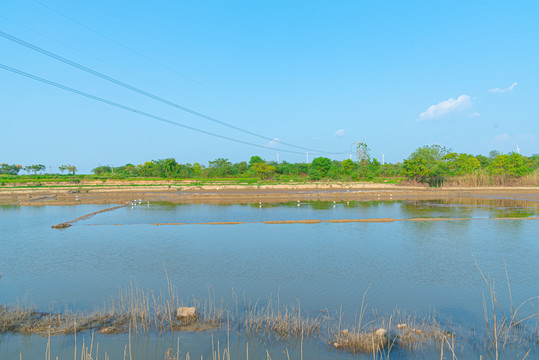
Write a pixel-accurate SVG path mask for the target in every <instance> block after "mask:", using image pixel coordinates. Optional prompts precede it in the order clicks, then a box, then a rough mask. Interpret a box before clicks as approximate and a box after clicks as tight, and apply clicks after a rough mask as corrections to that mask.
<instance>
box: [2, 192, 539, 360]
mask: <svg viewBox="0 0 539 360" xmlns="http://www.w3.org/2000/svg"><path fill="white" fill-rule="evenodd" d="M530 204H531V203H530ZM111 206H113V205H78V206H41V207H19V206H1V207H0V228H1V229H2V230H1V233H0V274H1V277H0V304H16V303H20V302H25V303H26V304H31V305H32V306H34V307H35V308H37V309H39V310H40V311H44V312H58V311H60V312H61V311H64V310H65V309H66V308H67V309H69V311H92V310H94V309H96V308H97V307H99V306H100V305H102V304H103V303H104V302H107V301H108V300H109V299H111V298H113V297H116V296H117V295H118V293H119V291H120V289H122V288H124V289H125V288H129V287H131V286H136V287H137V288H140V289H143V290H145V291H153V292H154V293H166V292H167V291H168V290H167V289H168V281H170V282H171V283H173V284H174V285H175V286H176V287H177V289H178V292H179V296H180V298H181V299H182V301H184V302H185V303H189V302H193V300H192V299H193V298H196V299H202V300H203V299H207V298H208V297H209V298H210V299H212V300H213V301H214V302H216V303H218V304H219V306H222V307H223V308H225V309H234V308H237V307H238V302H239V303H240V304H243V305H241V306H240V307H241V308H242V309H243V310H241V309H240V310H237V309H236V310H234V311H236V312H237V311H240V312H241V311H245V309H246V308H248V306H246V304H261V306H264V305H267V304H268V303H269V302H272V303H274V304H276V303H278V304H279V305H278V306H281V305H282V306H294V307H301V311H302V313H305V314H310V315H313V316H314V315H316V314H327V315H324V318H327V319H328V320H332V321H334V322H335V321H337V322H341V323H345V324H349V326H353V325H354V324H357V322H358V317H359V314H361V312H362V309H367V311H366V313H368V317H376V316H383V315H384V314H392V313H393V314H394V313H395V311H396V310H397V311H398V312H399V313H400V312H404V313H406V314H418V316H426V317H432V316H435V317H436V318H437V319H438V321H439V322H440V323H442V324H448V323H456V324H458V326H460V327H461V328H463V329H474V328H476V327H482V326H483V324H484V317H485V307H484V303H488V306H487V307H488V308H489V309H491V308H492V306H491V304H490V301H491V300H490V299H491V297H490V292H489V289H488V287H487V285H486V283H485V279H484V278H483V276H482V274H481V271H482V272H483V274H484V275H485V277H486V278H487V280H488V281H493V282H494V284H495V290H496V295H497V298H496V300H497V301H498V302H499V306H500V307H501V308H502V309H504V310H506V309H510V308H511V300H512V301H513V303H514V306H515V307H516V306H517V305H518V304H520V303H521V302H523V301H525V300H526V299H529V298H533V297H537V296H538V295H539V276H537V274H538V273H539V266H538V263H539V262H538V261H537V259H539V242H538V241H537V240H538V238H539V237H538V235H537V234H538V233H539V222H537V220H534V219H526V218H531V217H537V216H538V214H539V211H538V208H537V207H536V206H532V205H528V204H527V203H526V202H519V201H509V200H506V201H504V200H485V199H467V200H466V201H456V200H454V201H447V200H444V201H442V200H438V201H371V202H352V201H350V202H336V203H334V202H302V203H301V202H290V203H280V204H261V203H258V202H257V203H253V204H247V205H245V204H244V205H209V204H181V205H173V204H167V203H145V202H142V203H137V205H133V206H126V207H123V208H120V209H117V210H114V211H111V212H105V213H101V214H97V215H95V216H94V217H92V218H90V219H87V220H83V221H79V222H77V223H76V224H74V226H72V227H70V228H67V229H62V230H59V229H52V228H51V225H54V224H58V223H61V222H64V221H67V220H71V219H75V218H77V217H79V216H81V215H84V214H88V213H92V212H95V211H98V210H102V209H105V208H108V207H111ZM388 218H391V219H393V220H398V221H390V222H343V223H336V222H320V223H273V224H270V223H264V222H267V221H277V222H278V221H291V220H294V221H302V220H322V221H328V220H335V219H338V220H344V219H388ZM416 218H420V219H438V220H440V219H441V220H443V221H406V220H407V219H416ZM499 218H502V219H499ZM223 222H235V224H215V223H223ZM205 223H206V224H205ZM207 223H214V224H207ZM155 224H182V225H155ZM508 280H509V281H508ZM508 283H509V285H510V291H509V289H508ZM510 295H511V296H510ZM238 298H239V299H241V300H239V301H238V300H237V299H238ZM534 305H535V306H536V307H537V305H538V302H537V300H535V303H534ZM507 311H509V310H507ZM521 312H522V315H523V316H524V315H525V314H530V313H533V308H532V307H531V305H529V304H526V305H525V306H524V307H523V308H522V310H521ZM366 316H367V315H366ZM535 324H536V323H535ZM465 331H468V330H465ZM469 331H471V330H469ZM236 332H237V331H236ZM96 336H97V338H98V340H99V344H100V345H99V346H100V348H101V349H106V350H107V351H108V354H109V355H111V354H116V356H119V358H121V357H122V356H123V352H124V350H125V348H124V347H125V344H127V343H128V342H129V341H130V340H131V341H132V342H133V344H132V346H133V348H135V349H138V350H137V351H138V357H136V356H135V357H136V358H148V359H149V358H159V359H161V358H163V356H168V355H166V353H165V352H166V350H167V349H169V348H172V347H173V348H174V350H176V347H177V341H178V339H179V341H180V343H181V348H182V350H181V351H180V353H182V354H183V355H182V356H183V357H185V354H186V352H187V351H190V352H191V356H194V355H193V354H197V356H200V354H202V355H204V357H205V358H210V357H212V351H211V341H212V340H211V339H212V337H214V346H216V343H217V342H218V341H220V342H221V347H223V342H228V343H230V341H231V340H230V339H231V337H232V338H233V339H234V340H233V343H234V345H233V347H236V348H237V349H235V350H233V351H238V353H241V356H242V358H244V357H245V352H246V351H245V350H246V347H248V346H251V353H250V357H251V358H258V357H260V358H265V357H266V355H267V354H266V353H265V351H270V350H271V351H274V352H275V354H273V355H271V356H272V358H286V356H287V355H286V354H285V352H284V350H283V349H285V350H287V351H288V352H289V353H290V356H291V357H292V354H294V356H293V357H295V358H299V357H300V355H301V354H300V351H301V352H303V356H304V357H305V358H348V357H350V356H352V355H350V354H349V353H347V352H342V351H335V350H332V349H331V347H330V346H329V347H328V346H327V342H326V341H327V340H328V337H329V335H327V334H326V335H321V340H316V339H310V340H307V339H305V344H303V343H302V344H301V346H299V345H297V344H296V345H297V346H295V345H293V344H290V343H286V345H282V344H279V341H278V340H276V341H274V342H272V343H270V344H269V343H264V342H263V343H260V342H258V345H257V341H251V342H249V339H243V338H242V336H240V335H238V334H235V333H234V331H233V332H232V334H230V331H223V330H222V329H221V330H218V331H216V332H213V331H210V332H203V333H197V332H194V333H186V332H180V333H175V334H173V335H171V334H169V335H161V336H158V335H155V336H153V335H152V336H148V337H147V338H145V339H142V340H141V339H140V337H136V339H135V338H133V339H130V336H129V335H128V334H119V335H114V336H109V337H107V336H103V335H96ZM178 336H179V338H178ZM81 337H84V339H85V340H86V342H88V341H89V339H90V337H91V333H90V332H88V333H86V334H79V350H80V347H81V342H80V341H81V340H80V339H81ZM97 338H96V341H97ZM47 341H48V340H47V339H46V338H41V337H38V336H31V337H25V336H21V335H13V334H3V335H2V340H1V341H0V357H2V358H4V357H5V358H7V359H10V358H19V356H21V355H22V357H23V358H32V356H34V355H35V356H40V357H41V356H43V355H44V354H45V350H44V349H45V348H46V347H47V345H46V343H47ZM51 342H52V350H51V352H52V354H53V356H52V357H53V358H54V356H56V355H58V356H59V358H64V357H65V358H73V349H74V345H75V342H74V338H73V337H72V336H61V337H54V338H53V339H52V340H51ZM247 343H249V345H247ZM229 346H230V345H229ZM150 348H151V349H152V350H150V351H149V352H148V349H150ZM143 349H146V350H143ZM156 349H157V350H156ZM184 349H185V350H184ZM154 350H155V351H154ZM94 351H95V350H94ZM103 351H105V350H103ZM220 351H221V352H222V348H221V349H220ZM534 351H535V350H534ZM141 352H142V353H144V354H145V355H141ZM469 352H471V353H469ZM174 354H176V351H174ZM463 354H468V355H470V354H472V355H476V353H474V352H473V350H471V349H466V350H464V352H463ZM532 354H535V355H537V354H536V353H535V352H533V353H532ZM472 355H470V356H472ZM102 356H103V355H102ZM131 356H132V357H134V356H133V354H131ZM170 356H173V355H170ZM174 356H176V355H174ZM354 356H360V355H357V354H356V355H354ZM371 356H372V355H371ZM394 356H397V357H399V356H400V357H403V358H406V357H410V356H412V355H411V354H410V353H399V352H398V351H395V352H394V354H393V357H394ZM422 356H425V353H423V354H422V355H421V356H419V357H422ZM433 356H435V355H433ZM436 356H437V358H439V356H440V354H439V352H438V353H437V355H436ZM194 357H195V356H194ZM412 357H413V356H412ZM111 358H113V357H111ZM171 358H172V357H171ZM233 358H234V356H233ZM476 358H477V356H476Z"/></svg>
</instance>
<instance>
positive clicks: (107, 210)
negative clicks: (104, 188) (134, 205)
mask: <svg viewBox="0 0 539 360" xmlns="http://www.w3.org/2000/svg"><path fill="white" fill-rule="evenodd" d="M127 205H128V204H125V205H120V206H115V207H111V208H108V209H103V210H99V211H94V212H93V213H90V214H86V215H82V216H79V217H78V218H76V219H73V220H70V221H66V222H63V223H60V224H57V225H52V226H51V227H52V228H53V229H65V228H68V227H70V226H73V224H75V223H76V222H77V221H81V220H87V219H90V218H92V217H93V216H94V215H97V214H101V213H104V212H109V211H114V210H116V209H120V208H123V207H125V206H127Z"/></svg>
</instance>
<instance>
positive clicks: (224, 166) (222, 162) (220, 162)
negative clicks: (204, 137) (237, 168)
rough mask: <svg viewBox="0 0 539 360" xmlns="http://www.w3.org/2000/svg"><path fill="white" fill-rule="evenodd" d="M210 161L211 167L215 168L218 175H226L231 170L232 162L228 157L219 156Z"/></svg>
mask: <svg viewBox="0 0 539 360" xmlns="http://www.w3.org/2000/svg"><path fill="white" fill-rule="evenodd" d="M208 163H209V168H210V169H213V170H215V174H216V175H217V176H218V177H225V176H227V175H228V174H230V172H231V167H232V163H231V162H230V161H228V159H223V158H218V159H215V160H213V161H209V162H208Z"/></svg>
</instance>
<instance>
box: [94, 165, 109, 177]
mask: <svg viewBox="0 0 539 360" xmlns="http://www.w3.org/2000/svg"><path fill="white" fill-rule="evenodd" d="M92 172H93V173H94V174H95V175H103V174H111V173H112V168H111V167H110V166H107V165H102V166H98V167H96V168H95V169H92Z"/></svg>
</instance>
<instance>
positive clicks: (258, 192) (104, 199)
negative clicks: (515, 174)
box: [0, 183, 539, 206]
mask: <svg viewBox="0 0 539 360" xmlns="http://www.w3.org/2000/svg"><path fill="white" fill-rule="evenodd" d="M455 198H467V199H470V201H472V202H473V199H474V198H477V199H491V200H493V201H495V200H498V199H506V200H514V201H516V202H525V203H526V204H527V206H535V205H537V204H539V187H475V188H474V187H451V188H428V187H414V186H402V185H395V184H373V183H311V184H295V185H283V184H279V185H260V186H258V185H204V186H176V185H166V186H165V185H155V186H84V187H77V188H73V187H33V188H29V187H25V188H0V205H23V206H41V205H78V204H114V203H116V204H122V205H123V204H125V203H126V202H130V201H133V200H134V199H141V200H142V201H152V202H158V201H162V202H169V203H172V204H179V203H213V204H231V203H253V202H264V203H271V202H286V201H297V200H300V201H316V200H319V201H370V200H434V199H455ZM530 203H531V204H530Z"/></svg>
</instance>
